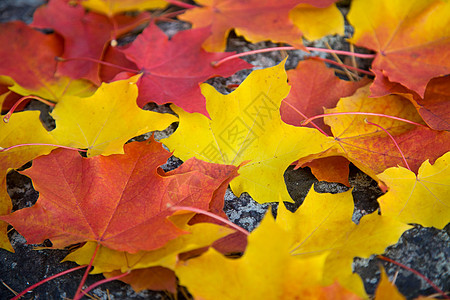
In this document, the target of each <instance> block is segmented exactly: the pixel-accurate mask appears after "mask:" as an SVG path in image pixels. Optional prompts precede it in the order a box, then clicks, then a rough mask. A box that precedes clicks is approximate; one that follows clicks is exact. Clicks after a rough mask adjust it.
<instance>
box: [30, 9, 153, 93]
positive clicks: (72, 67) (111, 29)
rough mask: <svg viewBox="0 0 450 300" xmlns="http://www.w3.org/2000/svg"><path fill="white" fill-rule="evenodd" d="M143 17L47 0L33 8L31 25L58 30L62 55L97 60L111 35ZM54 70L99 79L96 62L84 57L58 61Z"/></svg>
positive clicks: (120, 33) (143, 17) (96, 82)
mask: <svg viewBox="0 0 450 300" xmlns="http://www.w3.org/2000/svg"><path fill="white" fill-rule="evenodd" d="M146 18H148V14H146V13H143V14H139V16H137V17H130V16H125V15H118V16H114V17H111V18H108V17H106V16H103V15H99V14H96V13H93V12H87V13H86V12H85V10H84V9H83V7H81V6H71V5H69V4H68V3H67V1H65V0H51V1H49V3H48V4H47V5H45V6H42V7H40V8H38V9H37V10H36V12H35V13H34V20H33V23H32V24H31V25H32V26H34V27H37V28H51V29H53V30H55V31H56V32H57V33H58V34H60V35H61V36H62V37H63V38H64V53H63V57H64V58H66V59H70V58H80V57H88V58H94V59H97V60H101V58H102V56H103V54H104V50H105V48H106V45H107V43H109V42H110V41H111V39H112V37H114V36H120V35H122V34H124V33H126V32H128V31H130V30H131V29H133V28H134V27H136V26H137V25H139V24H140V21H142V20H143V19H146ZM112 19H113V20H112ZM114 23H115V24H114ZM58 74H60V75H65V76H68V77H71V78H75V79H78V78H85V79H88V80H90V81H92V82H93V83H95V84H96V85H100V83H101V81H100V78H99V65H98V64H97V63H95V62H91V61H88V60H77V61H68V62H60V63H59V65H58Z"/></svg>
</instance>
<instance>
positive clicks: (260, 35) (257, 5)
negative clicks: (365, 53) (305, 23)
mask: <svg viewBox="0 0 450 300" xmlns="http://www.w3.org/2000/svg"><path fill="white" fill-rule="evenodd" d="M196 2H197V3H199V4H200V5H202V7H199V8H194V9H192V10H189V11H187V12H186V13H185V14H184V15H182V16H180V19H182V20H185V21H188V22H192V23H193V27H194V28H198V27H206V26H211V30H212V32H213V35H212V36H211V37H210V38H209V39H208V40H206V42H205V43H204V44H203V46H204V48H205V49H206V50H208V51H223V50H225V46H226V38H227V36H228V33H229V32H230V31H231V29H233V28H234V30H235V31H236V33H237V34H238V35H243V36H245V37H246V38H247V39H248V40H249V41H252V42H255V43H256V42H260V41H265V40H271V41H273V42H284V43H289V44H291V45H293V46H298V47H301V45H302V41H301V37H302V32H301V31H300V29H298V28H297V27H296V26H295V25H294V23H293V22H292V21H291V20H290V18H289V12H290V11H291V10H292V9H293V8H294V7H296V6H297V5H299V4H302V3H305V4H311V5H313V6H314V7H327V6H330V5H331V4H333V3H334V2H336V1H335V0H321V1H311V0H278V1H272V0H265V1H261V0H245V1H224V0H197V1H196Z"/></svg>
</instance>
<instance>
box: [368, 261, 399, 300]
mask: <svg viewBox="0 0 450 300" xmlns="http://www.w3.org/2000/svg"><path fill="white" fill-rule="evenodd" d="M405 299H406V298H405V297H404V296H403V295H402V294H401V293H400V292H399V291H398V289H397V287H396V286H395V284H393V283H392V282H390V281H389V277H388V276H387V274H386V271H385V270H384V268H383V267H382V268H381V278H380V282H379V283H378V286H377V290H376V291H375V300H405Z"/></svg>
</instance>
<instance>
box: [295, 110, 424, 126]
mask: <svg viewBox="0 0 450 300" xmlns="http://www.w3.org/2000/svg"><path fill="white" fill-rule="evenodd" d="M340 115H364V116H377V117H384V118H389V119H394V120H397V121H402V122H405V123H409V124H413V125H416V126H422V127H425V128H427V126H425V125H423V124H420V123H416V122H413V121H410V120H407V119H403V118H399V117H394V116H389V115H385V114H378V113H368V112H338V113H329V114H322V115H317V116H314V117H311V118H308V119H306V120H305V121H303V122H302V125H306V124H308V123H309V122H311V121H313V120H315V119H319V118H323V117H327V116H340Z"/></svg>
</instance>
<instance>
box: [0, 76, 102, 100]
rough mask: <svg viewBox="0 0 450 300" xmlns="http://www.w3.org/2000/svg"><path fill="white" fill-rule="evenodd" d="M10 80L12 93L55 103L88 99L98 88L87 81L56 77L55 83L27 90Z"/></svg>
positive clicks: (49, 82) (47, 83)
mask: <svg viewBox="0 0 450 300" xmlns="http://www.w3.org/2000/svg"><path fill="white" fill-rule="evenodd" d="M5 77H6V76H5ZM10 80H11V83H12V84H11V86H10V87H9V89H10V90H11V91H13V92H15V93H17V94H19V95H22V96H28V95H34V96H39V97H41V98H44V99H47V100H50V101H53V102H58V101H61V99H63V98H65V97H70V96H78V97H88V96H91V95H92V94H93V93H94V91H95V89H96V87H95V86H94V85H93V84H92V83H91V82H89V81H87V80H84V79H72V78H69V77H66V76H60V77H55V78H54V80H53V81H48V82H42V85H41V86H39V87H36V88H25V87H23V86H20V85H18V84H17V83H16V82H15V81H14V80H12V79H10Z"/></svg>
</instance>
